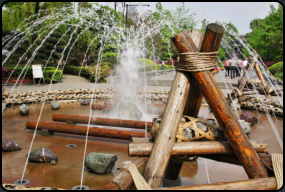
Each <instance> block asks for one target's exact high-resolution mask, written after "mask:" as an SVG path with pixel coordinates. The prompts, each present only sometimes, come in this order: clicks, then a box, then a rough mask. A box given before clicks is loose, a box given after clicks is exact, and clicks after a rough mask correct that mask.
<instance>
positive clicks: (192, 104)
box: [165, 30, 204, 180]
mask: <svg viewBox="0 0 285 192" xmlns="http://www.w3.org/2000/svg"><path fill="white" fill-rule="evenodd" d="M183 33H185V31H183ZM189 34H190V36H191V38H192V40H193V41H192V40H190V39H189V42H190V44H191V45H192V47H190V48H189V49H188V52H191V51H194V52H199V51H200V49H201V46H202V42H203V38H204V34H203V33H202V32H200V31H198V30H192V31H190V32H189ZM176 44H179V42H177V41H176ZM180 51H184V52H185V50H180ZM188 74H189V76H188V80H189V83H190V91H189V95H188V98H187V101H186V104H185V108H184V112H183V115H188V116H191V117H196V116H198V114H199V110H200V107H201V104H202V101H203V95H202V93H201V91H200V88H199V86H198V85H197V83H196V82H195V80H194V78H193V77H192V76H191V74H190V73H188ZM182 165H183V163H181V164H177V163H175V162H174V161H172V159H169V163H168V166H167V168H166V172H165V178H166V179H168V180H175V179H177V178H178V177H179V173H180V170H181V167H182Z"/></svg>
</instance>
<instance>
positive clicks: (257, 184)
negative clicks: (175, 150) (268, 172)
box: [153, 177, 277, 190]
mask: <svg viewBox="0 0 285 192" xmlns="http://www.w3.org/2000/svg"><path fill="white" fill-rule="evenodd" d="M276 189H277V182H276V179H275V178H274V177H267V178H258V179H249V180H242V181H234V182H219V183H212V184H205V185H191V186H181V187H162V188H154V189H153V190H276Z"/></svg>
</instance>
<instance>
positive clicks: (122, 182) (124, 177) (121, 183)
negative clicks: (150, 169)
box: [105, 158, 148, 190]
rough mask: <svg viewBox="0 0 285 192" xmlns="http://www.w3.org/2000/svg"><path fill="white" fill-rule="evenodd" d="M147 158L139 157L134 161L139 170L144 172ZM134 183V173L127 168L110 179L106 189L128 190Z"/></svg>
mask: <svg viewBox="0 0 285 192" xmlns="http://www.w3.org/2000/svg"><path fill="white" fill-rule="evenodd" d="M147 160H148V159H147V158H139V159H137V160H135V161H134V162H133V163H134V164H135V165H136V166H137V168H138V171H139V172H140V173H141V174H143V172H144V169H145V167H146V163H147ZM133 184H134V180H133V177H132V174H131V173H130V172H129V171H128V170H127V169H125V168H123V169H121V170H120V173H119V174H118V175H116V176H115V177H114V178H113V179H112V180H110V181H109V182H108V183H107V184H106V185H105V189H106V190H128V189H129V188H130V187H131V186H132V185H133Z"/></svg>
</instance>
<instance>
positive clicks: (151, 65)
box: [138, 58, 156, 71]
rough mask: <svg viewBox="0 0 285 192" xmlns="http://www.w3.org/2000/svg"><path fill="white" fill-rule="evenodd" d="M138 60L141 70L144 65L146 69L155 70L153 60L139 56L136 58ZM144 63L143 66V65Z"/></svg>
mask: <svg viewBox="0 0 285 192" xmlns="http://www.w3.org/2000/svg"><path fill="white" fill-rule="evenodd" d="M138 62H139V66H140V70H143V69H144V67H145V70H146V71H152V70H155V65H156V64H155V63H154V61H152V60H150V59H145V58H139V59H138ZM144 63H145V66H144Z"/></svg>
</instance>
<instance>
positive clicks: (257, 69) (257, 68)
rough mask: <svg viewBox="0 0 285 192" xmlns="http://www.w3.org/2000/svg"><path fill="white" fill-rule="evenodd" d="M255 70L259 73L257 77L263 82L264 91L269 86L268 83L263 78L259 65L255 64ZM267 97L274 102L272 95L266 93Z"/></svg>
mask: <svg viewBox="0 0 285 192" xmlns="http://www.w3.org/2000/svg"><path fill="white" fill-rule="evenodd" d="M254 68H255V70H256V73H257V76H258V78H259V80H260V82H261V85H262V86H263V87H264V89H265V87H267V84H266V82H265V80H264V77H263V75H262V72H261V70H260V68H259V65H258V63H255V65H254ZM263 93H264V92H263ZM266 95H267V98H268V99H269V100H270V101H272V97H271V94H270V93H266Z"/></svg>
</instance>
